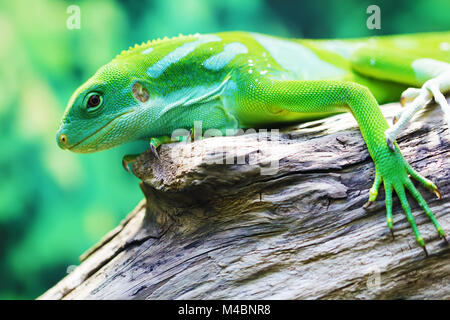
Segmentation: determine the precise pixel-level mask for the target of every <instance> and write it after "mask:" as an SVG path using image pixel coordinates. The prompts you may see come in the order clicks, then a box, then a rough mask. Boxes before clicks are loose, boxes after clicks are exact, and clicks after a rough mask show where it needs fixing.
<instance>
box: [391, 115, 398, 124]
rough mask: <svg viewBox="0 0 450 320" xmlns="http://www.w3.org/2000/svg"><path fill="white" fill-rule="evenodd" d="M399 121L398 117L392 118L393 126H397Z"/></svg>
mask: <svg viewBox="0 0 450 320" xmlns="http://www.w3.org/2000/svg"><path fill="white" fill-rule="evenodd" d="M397 121H398V117H397V116H394V118H392V124H396V123H397Z"/></svg>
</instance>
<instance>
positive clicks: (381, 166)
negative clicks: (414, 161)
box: [369, 148, 445, 255]
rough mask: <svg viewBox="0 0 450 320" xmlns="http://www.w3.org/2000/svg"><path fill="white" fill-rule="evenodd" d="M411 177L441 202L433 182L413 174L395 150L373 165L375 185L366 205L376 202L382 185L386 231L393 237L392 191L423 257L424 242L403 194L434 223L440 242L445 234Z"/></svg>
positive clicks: (398, 151) (412, 170) (416, 173)
mask: <svg viewBox="0 0 450 320" xmlns="http://www.w3.org/2000/svg"><path fill="white" fill-rule="evenodd" d="M397 149H398V148H397ZM410 177H412V178H414V179H415V180H416V181H418V182H419V183H421V184H423V185H424V186H425V187H426V188H428V189H430V190H431V191H433V192H434V193H435V194H436V196H437V197H438V198H439V199H440V198H441V194H440V192H439V190H438V188H437V187H436V185H435V184H434V183H433V182H432V181H430V180H428V179H427V178H425V177H423V176H422V175H420V174H419V173H418V172H417V171H416V170H414V169H413V168H412V167H411V166H410V165H409V164H408V162H407V161H406V160H405V159H404V158H403V156H402V154H401V153H400V150H397V151H395V152H391V151H390V150H386V152H385V153H384V156H381V157H380V158H379V160H378V161H376V173H375V181H374V183H373V186H372V188H371V189H370V192H369V202H373V201H375V199H376V198H377V195H378V189H379V187H380V185H381V182H383V183H384V189H385V203H386V222H387V225H388V228H389V230H390V231H391V234H392V235H393V228H394V221H393V217H392V204H393V201H392V194H393V191H395V193H396V194H397V196H398V198H399V200H400V204H401V206H402V208H403V211H404V212H405V214H406V218H407V219H408V222H409V224H410V225H411V227H412V229H413V232H414V235H415V237H416V241H417V243H418V244H419V245H420V246H421V247H422V248H423V250H424V252H425V254H426V255H428V252H427V251H426V248H425V241H424V240H423V238H422V236H421V235H420V232H419V230H418V228H417V225H416V221H415V219H414V216H413V215H412V212H411V208H410V206H409V203H408V200H407V198H406V192H405V190H408V192H409V193H410V194H411V195H412V196H413V198H414V199H415V200H416V201H417V203H418V204H419V205H420V207H421V208H422V209H423V210H424V211H425V213H426V214H427V215H428V217H429V218H430V220H431V222H432V223H433V225H434V227H435V229H436V231H437V232H438V234H439V236H440V237H441V238H443V239H445V232H444V230H443V229H442V227H441V225H440V224H439V222H438V221H437V220H436V218H435V216H434V214H433V212H432V211H431V210H430V208H429V207H428V205H427V203H426V201H425V200H424V198H423V197H422V195H421V194H420V193H419V191H418V190H417V189H416V187H415V186H414V184H413V183H412V181H411V179H410Z"/></svg>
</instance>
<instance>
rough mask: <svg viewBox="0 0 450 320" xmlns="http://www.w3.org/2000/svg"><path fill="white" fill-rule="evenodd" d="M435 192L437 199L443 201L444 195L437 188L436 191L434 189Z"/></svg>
mask: <svg viewBox="0 0 450 320" xmlns="http://www.w3.org/2000/svg"><path fill="white" fill-rule="evenodd" d="M433 192H434V194H435V195H436V197H438V199H439V200H441V199H442V194H441V192H440V191H439V189H438V188H437V187H436V188H435V189H433Z"/></svg>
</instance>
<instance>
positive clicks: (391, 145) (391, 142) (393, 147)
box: [386, 137, 395, 152]
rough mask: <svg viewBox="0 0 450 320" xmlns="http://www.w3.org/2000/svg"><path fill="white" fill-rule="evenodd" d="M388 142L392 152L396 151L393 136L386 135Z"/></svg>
mask: <svg viewBox="0 0 450 320" xmlns="http://www.w3.org/2000/svg"><path fill="white" fill-rule="evenodd" d="M386 143H387V145H388V147H389V149H391V151H392V152H395V144H394V141H392V140H391V138H389V137H386Z"/></svg>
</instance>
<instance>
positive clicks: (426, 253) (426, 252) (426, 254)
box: [422, 246, 428, 258]
mask: <svg viewBox="0 0 450 320" xmlns="http://www.w3.org/2000/svg"><path fill="white" fill-rule="evenodd" d="M422 249H423V252H425V256H426V257H427V258H428V251H427V247H425V246H423V247H422Z"/></svg>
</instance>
